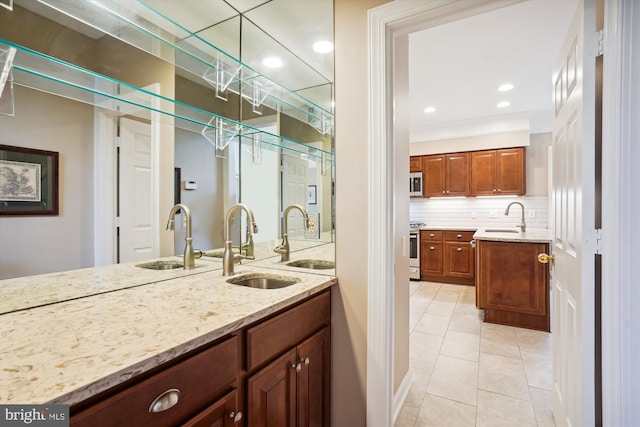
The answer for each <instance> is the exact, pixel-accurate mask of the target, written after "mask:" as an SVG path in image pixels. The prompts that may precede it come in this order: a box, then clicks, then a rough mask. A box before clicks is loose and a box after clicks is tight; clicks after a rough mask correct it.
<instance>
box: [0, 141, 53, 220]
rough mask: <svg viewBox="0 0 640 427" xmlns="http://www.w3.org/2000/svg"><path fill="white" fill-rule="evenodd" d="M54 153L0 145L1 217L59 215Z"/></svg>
mask: <svg viewBox="0 0 640 427" xmlns="http://www.w3.org/2000/svg"><path fill="white" fill-rule="evenodd" d="M58 163H59V153H58V152H56V151H46V150H36V149H33V148H25V147H14V146H11V145H1V144H0V215H14V216H17V215H26V216H31V215H52V216H55V215H58V214H59V200H58V198H59V195H58Z"/></svg>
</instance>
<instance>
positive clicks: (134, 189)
mask: <svg viewBox="0 0 640 427" xmlns="http://www.w3.org/2000/svg"><path fill="white" fill-rule="evenodd" d="M152 156H153V144H152V139H151V126H150V125H149V124H146V123H142V122H139V121H136V120H131V119H128V118H124V117H123V118H121V119H120V157H119V159H120V160H119V164H120V168H119V169H120V172H119V196H120V197H119V201H120V202H119V205H120V209H119V217H120V231H119V243H120V245H119V248H120V258H119V262H131V261H140V260H145V259H150V258H156V257H157V256H158V248H157V247H156V239H155V236H154V233H155V232H156V230H157V226H156V224H155V222H156V220H155V214H154V211H155V209H154V192H153V180H154V174H153V168H152Z"/></svg>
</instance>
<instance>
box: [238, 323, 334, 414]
mask: <svg viewBox="0 0 640 427" xmlns="http://www.w3.org/2000/svg"><path fill="white" fill-rule="evenodd" d="M329 345H330V344H329V331H328V329H327V328H325V329H323V330H321V331H320V332H318V333H316V334H315V335H313V336H312V337H311V338H309V339H307V340H306V341H304V342H303V343H301V344H300V345H299V346H297V347H296V348H294V349H291V350H290V351H288V352H287V353H285V354H284V355H282V356H281V357H279V358H278V359H277V360H276V361H274V362H272V363H270V364H269V365H267V366H266V367H264V368H262V369H261V370H259V371H258V372H256V373H255V374H253V375H251V376H250V377H249V379H248V380H247V394H248V399H247V400H248V402H249V404H248V408H247V414H248V426H249V427H289V426H290V427H293V426H300V427H306V426H328V425H329V412H328V404H329V401H328V398H329V388H328V387H329V377H328V374H329V372H328V370H327V367H328V363H329V354H328V349H329Z"/></svg>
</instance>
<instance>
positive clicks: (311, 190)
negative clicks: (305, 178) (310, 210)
mask: <svg viewBox="0 0 640 427" xmlns="http://www.w3.org/2000/svg"><path fill="white" fill-rule="evenodd" d="M307 203H309V204H310V205H315V204H317V203H318V187H317V186H315V185H309V186H307Z"/></svg>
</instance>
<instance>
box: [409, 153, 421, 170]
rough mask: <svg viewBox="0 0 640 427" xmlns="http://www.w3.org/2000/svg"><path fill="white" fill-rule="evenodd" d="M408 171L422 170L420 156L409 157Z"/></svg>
mask: <svg viewBox="0 0 640 427" xmlns="http://www.w3.org/2000/svg"><path fill="white" fill-rule="evenodd" d="M409 172H422V156H411V157H409Z"/></svg>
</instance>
